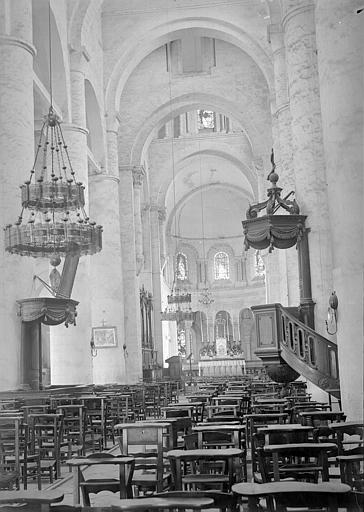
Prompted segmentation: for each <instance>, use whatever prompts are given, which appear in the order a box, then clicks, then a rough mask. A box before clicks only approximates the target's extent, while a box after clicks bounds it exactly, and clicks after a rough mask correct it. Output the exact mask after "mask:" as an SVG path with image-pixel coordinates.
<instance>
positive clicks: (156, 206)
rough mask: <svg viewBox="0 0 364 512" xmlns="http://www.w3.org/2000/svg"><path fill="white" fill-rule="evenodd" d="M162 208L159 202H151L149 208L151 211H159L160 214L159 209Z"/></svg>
mask: <svg viewBox="0 0 364 512" xmlns="http://www.w3.org/2000/svg"><path fill="white" fill-rule="evenodd" d="M160 208H161V207H160V205H159V204H157V203H151V204H150V207H149V209H150V211H151V212H157V213H158V215H159V209H160Z"/></svg>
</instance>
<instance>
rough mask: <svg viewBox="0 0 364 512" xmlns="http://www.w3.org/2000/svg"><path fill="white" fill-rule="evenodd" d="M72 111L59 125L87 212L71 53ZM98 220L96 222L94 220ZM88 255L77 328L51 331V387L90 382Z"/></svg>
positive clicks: (80, 108)
mask: <svg viewBox="0 0 364 512" xmlns="http://www.w3.org/2000/svg"><path fill="white" fill-rule="evenodd" d="M70 57H71V70H70V78H71V109H72V123H67V124H66V123H64V124H62V130H63V134H64V138H65V141H66V144H67V146H68V153H69V155H70V160H71V163H72V167H73V169H74V171H75V173H76V174H75V178H76V180H77V181H81V182H82V183H83V184H84V185H85V209H86V211H88V210H89V188H88V159H87V135H88V130H87V129H86V103H85V74H84V69H83V66H84V57H83V55H82V52H74V51H71V53H70ZM96 221H97V219H96ZM90 258H91V257H90V256H83V257H81V258H80V261H79V263H78V267H77V272H76V277H75V283H74V287H73V291H72V298H74V299H75V300H78V301H79V302H80V303H79V305H78V307H77V313H78V315H77V325H76V326H72V327H70V328H68V329H65V327H64V325H59V326H56V327H52V328H51V329H50V346H51V379H52V384H89V383H91V382H92V381H93V376H92V356H91V350H90V341H91V335H92V332H91V327H92V318H91V288H90Z"/></svg>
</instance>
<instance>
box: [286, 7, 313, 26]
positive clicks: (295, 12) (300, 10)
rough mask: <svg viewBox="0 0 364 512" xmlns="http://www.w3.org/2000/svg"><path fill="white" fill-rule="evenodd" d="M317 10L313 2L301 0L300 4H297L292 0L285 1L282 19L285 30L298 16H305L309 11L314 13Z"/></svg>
mask: <svg viewBox="0 0 364 512" xmlns="http://www.w3.org/2000/svg"><path fill="white" fill-rule="evenodd" d="M314 8H315V5H314V3H313V1H312V0H300V1H299V2H298V3H297V1H296V0H295V2H292V0H285V2H284V4H283V12H284V15H283V18H282V21H281V23H282V27H283V30H285V29H286V25H287V23H289V21H291V20H292V19H293V18H295V17H296V16H299V15H300V14H304V13H305V12H308V11H311V10H312V11H313V10H314Z"/></svg>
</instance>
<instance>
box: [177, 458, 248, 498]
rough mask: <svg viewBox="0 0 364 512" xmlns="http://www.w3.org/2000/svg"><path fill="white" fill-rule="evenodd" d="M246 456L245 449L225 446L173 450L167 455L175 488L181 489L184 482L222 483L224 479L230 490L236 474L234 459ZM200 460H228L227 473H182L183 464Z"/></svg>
mask: <svg viewBox="0 0 364 512" xmlns="http://www.w3.org/2000/svg"><path fill="white" fill-rule="evenodd" d="M243 456H244V452H243V450H239V449H238V448H225V449H219V448H217V449H212V448H211V449H210V448H206V449H197V450H171V451H169V452H167V457H168V459H169V460H170V462H171V466H172V471H173V475H174V480H175V482H174V484H175V490H176V491H180V490H182V488H183V484H184V483H188V484H192V485H193V484H196V483H197V484H198V483H208V482H213V483H217V482H219V483H221V482H222V481H223V482H224V483H226V484H227V487H228V491H230V488H231V485H232V483H233V476H234V459H235V458H237V457H238V458H241V457H243ZM198 461H213V462H216V461H226V462H227V474H225V475H218V474H203V473H202V474H188V475H183V474H182V466H184V463H186V462H198Z"/></svg>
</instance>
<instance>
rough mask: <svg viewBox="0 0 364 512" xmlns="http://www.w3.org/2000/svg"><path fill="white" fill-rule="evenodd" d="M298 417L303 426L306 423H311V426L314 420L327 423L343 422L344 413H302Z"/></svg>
mask: <svg viewBox="0 0 364 512" xmlns="http://www.w3.org/2000/svg"><path fill="white" fill-rule="evenodd" d="M299 416H301V418H302V420H303V421H304V425H306V424H307V422H311V423H312V424H313V422H314V421H315V420H317V421H327V422H329V421H331V422H339V421H341V420H342V421H345V413H344V412H343V411H337V412H332V411H304V412H300V413H299Z"/></svg>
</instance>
